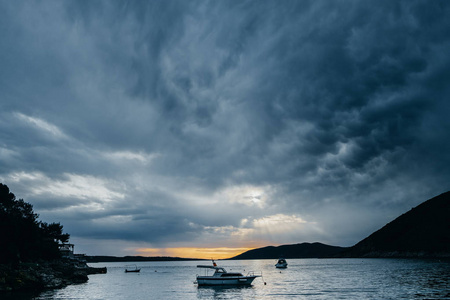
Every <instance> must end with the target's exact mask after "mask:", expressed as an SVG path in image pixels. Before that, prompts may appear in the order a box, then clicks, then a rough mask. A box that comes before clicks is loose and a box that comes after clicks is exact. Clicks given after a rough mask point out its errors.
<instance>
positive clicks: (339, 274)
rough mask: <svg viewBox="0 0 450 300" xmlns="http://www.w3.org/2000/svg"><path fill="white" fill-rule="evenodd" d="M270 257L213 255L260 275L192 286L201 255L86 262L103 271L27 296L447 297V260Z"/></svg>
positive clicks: (449, 283)
mask: <svg viewBox="0 0 450 300" xmlns="http://www.w3.org/2000/svg"><path fill="white" fill-rule="evenodd" d="M275 263H276V261H275V260H247V261H243V260H241V261H218V264H219V266H222V267H225V268H226V269H227V270H228V271H241V272H243V273H245V274H246V273H247V272H248V271H262V273H263V278H262V279H261V278H257V279H255V281H254V282H253V285H252V286H251V287H240V288H239V287H231V288H220V287H216V288H212V287H209V288H207V287H205V288H203V287H200V288H199V287H197V285H195V284H194V283H193V282H194V281H195V276H196V274H201V273H202V272H204V271H203V270H202V269H197V268H196V265H197V264H209V262H205V261H201V262H200V261H189V262H143V263H138V266H139V267H141V268H142V269H141V272H140V273H125V272H124V269H125V268H124V267H125V265H126V263H96V264H90V265H91V266H93V267H103V266H106V267H108V273H107V274H97V275H90V276H89V281H88V282H87V283H84V284H79V285H71V286H68V287H66V288H64V289H60V290H55V291H47V292H44V293H42V294H40V295H38V296H36V297H32V298H31V299H35V300H50V299H52V300H53V299H80V300H81V299H130V300H134V299H450V262H449V261H439V260H415V259H289V260H288V263H289V266H288V268H287V269H284V270H280V269H276V268H275V266H274V265H275ZM244 270H245V272H244ZM264 282H266V285H264Z"/></svg>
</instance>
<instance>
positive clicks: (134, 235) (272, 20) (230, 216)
mask: <svg viewBox="0 0 450 300" xmlns="http://www.w3.org/2000/svg"><path fill="white" fill-rule="evenodd" d="M0 5H1V9H0V33H1V35H2V39H1V40H0V65H1V68H0V99H1V100H0V117H1V118H0V162H1V164H0V179H1V180H2V181H3V183H5V184H7V185H8V186H10V188H11V190H12V191H13V192H14V193H16V194H17V195H18V196H19V197H23V198H24V199H25V200H28V201H30V202H32V203H34V204H35V207H36V208H38V209H39V210H40V211H39V212H40V213H41V216H43V217H46V218H52V219H54V218H57V219H58V218H64V219H65V220H66V221H65V222H64V224H65V226H66V228H67V229H68V231H70V233H72V235H74V236H78V237H84V238H99V237H101V236H103V237H104V238H106V239H127V240H136V241H146V242H150V243H155V244H156V243H164V242H169V241H171V240H172V241H173V240H189V239H194V238H197V239H198V241H199V242H200V240H201V239H202V234H203V235H206V234H208V233H209V232H213V231H217V232H221V234H224V235H226V234H227V232H229V231H230V232H234V234H244V233H245V234H247V233H248V232H247V231H245V230H247V229H251V228H255V230H256V229H257V228H258V226H259V225H258V224H260V223H261V222H263V221H264V222H278V221H277V220H278V219H277V218H278V217H277V218H275V217H274V216H279V215H280V214H281V215H285V216H287V215H290V214H295V216H296V217H292V218H290V219H289V218H287V219H289V220H290V221H289V222H294V223H295V222H299V224H306V223H302V222H303V221H304V222H309V223H308V224H319V225H317V226H319V227H318V228H313V227H310V228H309V229H308V230H310V231H308V230H306V229H305V231H304V233H302V232H303V231H301V230H300V231H301V233H299V234H298V235H295V236H293V237H292V238H295V239H296V240H289V241H277V242H280V243H282V242H298V239H302V240H311V239H313V240H321V241H324V242H327V241H328V242H330V243H331V242H332V243H335V244H340V245H348V244H351V243H353V242H356V241H357V240H359V239H361V238H363V237H364V236H365V235H367V234H368V233H370V232H371V231H372V230H374V229H377V228H378V227H380V226H381V225H384V223H385V222H387V221H390V220H391V219H392V218H394V217H396V216H397V215H398V214H400V213H402V212H404V211H405V210H407V209H409V208H411V207H412V206H415V205H417V204H418V203H420V202H421V201H423V200H426V199H428V198H430V197H431V196H434V195H436V194H439V193H441V192H444V191H446V190H448V189H449V182H450V180H449V179H450V172H449V171H448V170H447V169H446V168H444V167H443V166H446V165H449V164H450V156H449V153H450V149H449V148H450V146H449V145H450V142H449V141H448V138H447V136H448V132H449V130H450V120H449V118H448V114H449V112H450V104H449V102H448V97H449V94H450V91H449V87H448V84H447V83H448V81H449V79H450V71H449V68H448V66H449V65H450V58H449V56H448V55H447V52H448V51H447V49H449V46H450V39H449V36H448V33H447V31H448V30H447V29H448V28H450V21H449V18H447V17H446V16H448V15H449V13H450V12H449V10H450V8H449V5H448V4H447V2H445V1H433V2H425V1H378V2H377V3H376V4H375V3H372V2H360V1H283V2H282V3H277V2H274V1H220V2H219V1H213V2H208V1H189V2H187V1H165V2H141V1H117V2H108V1H66V2H58V1H54V2H53V1H48V2H44V3H37V2H32V1H26V2H4V3H2V4H0ZM58 199H60V200H58ZM364 220H366V222H364ZM246 222H247V223H246ZM252 222H253V223H252ZM258 222H259V223H258ZM355 222H356V223H361V224H360V226H358V228H357V229H355V226H354V223H355ZM362 223H364V224H362ZM245 224H246V225H245ZM249 224H250V225H249ZM252 226H253V227H252ZM311 226H312V225H311ZM230 228H231V229H230ZM335 228H340V230H339V232H337V231H336V230H335ZM233 230H234V231H233ZM239 230H244V231H239ZM252 234H254V236H255V237H256V236H258V237H260V236H259V235H258V234H257V233H255V232H253V233H252ZM208 237H209V236H208Z"/></svg>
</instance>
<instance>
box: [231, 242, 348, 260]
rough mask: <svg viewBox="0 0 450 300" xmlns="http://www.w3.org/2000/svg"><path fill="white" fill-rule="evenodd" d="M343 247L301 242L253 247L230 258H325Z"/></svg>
mask: <svg viewBox="0 0 450 300" xmlns="http://www.w3.org/2000/svg"><path fill="white" fill-rule="evenodd" d="M345 249H346V248H344V247H337V246H329V245H325V244H322V243H301V244H292V245H281V246H277V247H275V246H268V247H264V248H258V249H253V250H249V251H246V252H244V253H242V254H239V255H237V256H234V257H232V258H230V259H276V258H279V257H281V256H282V257H283V258H325V257H333V256H335V255H337V254H338V253H340V252H342V251H343V250H345Z"/></svg>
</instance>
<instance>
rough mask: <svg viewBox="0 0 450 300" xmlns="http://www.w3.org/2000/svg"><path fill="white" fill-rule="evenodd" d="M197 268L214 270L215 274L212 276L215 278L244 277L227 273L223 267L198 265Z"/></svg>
mask: <svg viewBox="0 0 450 300" xmlns="http://www.w3.org/2000/svg"><path fill="white" fill-rule="evenodd" d="M197 268H205V269H214V274H213V275H212V276H213V277H236V276H244V275H242V274H241V273H232V272H227V271H226V270H225V269H224V268H221V267H215V266H204V265H198V266H197Z"/></svg>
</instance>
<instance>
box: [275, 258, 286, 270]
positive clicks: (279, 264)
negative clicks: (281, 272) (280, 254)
mask: <svg viewBox="0 0 450 300" xmlns="http://www.w3.org/2000/svg"><path fill="white" fill-rule="evenodd" d="M287 265H288V263H287V261H286V260H285V259H284V258H280V259H278V262H277V263H276V265H275V267H277V268H279V269H284V268H287Z"/></svg>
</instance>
